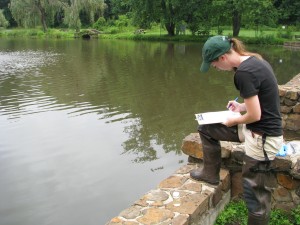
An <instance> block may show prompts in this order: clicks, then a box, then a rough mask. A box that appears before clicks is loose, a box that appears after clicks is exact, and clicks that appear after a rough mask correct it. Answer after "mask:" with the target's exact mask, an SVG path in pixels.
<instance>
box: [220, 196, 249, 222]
mask: <svg viewBox="0 0 300 225" xmlns="http://www.w3.org/2000/svg"><path fill="white" fill-rule="evenodd" d="M247 213H248V212H247V207H246V204H245V202H244V201H242V200H237V201H232V202H230V203H229V204H228V205H227V206H226V207H225V209H224V210H223V211H222V212H221V214H220V215H219V216H218V218H217V220H216V223H215V225H231V224H232V225H233V224H237V223H238V224H240V225H246V224H247Z"/></svg>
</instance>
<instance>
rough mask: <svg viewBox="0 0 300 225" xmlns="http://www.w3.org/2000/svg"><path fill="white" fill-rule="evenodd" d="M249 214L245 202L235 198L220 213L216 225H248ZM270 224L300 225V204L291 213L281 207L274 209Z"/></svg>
mask: <svg viewBox="0 0 300 225" xmlns="http://www.w3.org/2000/svg"><path fill="white" fill-rule="evenodd" d="M247 214H248V212H247V207H246V204H245V202H244V201H243V200H233V201H231V202H230V203H229V204H228V205H227V206H226V207H225V209H224V210H223V211H222V212H221V213H220V214H219V216H218V218H217V220H216V223H215V225H234V224H240V225H246V224H247V217H248V216H247ZM269 225H300V205H298V206H297V207H296V208H294V209H293V210H292V211H291V212H290V213H289V212H286V211H283V210H280V209H274V210H272V211H271V216H270V221H269Z"/></svg>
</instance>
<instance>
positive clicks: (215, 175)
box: [190, 150, 221, 185]
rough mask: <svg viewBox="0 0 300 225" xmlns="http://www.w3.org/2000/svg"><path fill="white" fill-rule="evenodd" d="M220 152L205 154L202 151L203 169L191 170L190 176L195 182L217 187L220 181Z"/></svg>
mask: <svg viewBox="0 0 300 225" xmlns="http://www.w3.org/2000/svg"><path fill="white" fill-rule="evenodd" d="M220 169H221V150H218V151H211V152H207V151H205V150H203V167H202V168H199V169H195V170H192V171H191V172H190V176H191V178H192V179H194V180H197V181H205V182H207V183H209V184H213V185H217V184H219V181H220V174H219V173H220Z"/></svg>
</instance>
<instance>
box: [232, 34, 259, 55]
mask: <svg viewBox="0 0 300 225" xmlns="http://www.w3.org/2000/svg"><path fill="white" fill-rule="evenodd" d="M229 41H230V43H231V46H232V47H231V48H232V49H233V50H234V51H235V52H237V53H238V54H240V55H242V56H255V57H256V58H258V59H260V60H262V59H263V58H262V56H261V55H260V54H258V53H253V52H248V51H247V50H246V48H245V45H244V44H243V42H241V41H240V40H238V39H236V38H231V39H229ZM230 51H231V50H229V53H230Z"/></svg>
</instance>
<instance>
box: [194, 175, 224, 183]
mask: <svg viewBox="0 0 300 225" xmlns="http://www.w3.org/2000/svg"><path fill="white" fill-rule="evenodd" d="M190 177H191V179H193V180H195V181H203V182H206V183H209V184H212V185H218V184H219V183H220V181H216V182H210V181H208V180H205V179H197V178H195V177H192V176H190Z"/></svg>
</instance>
